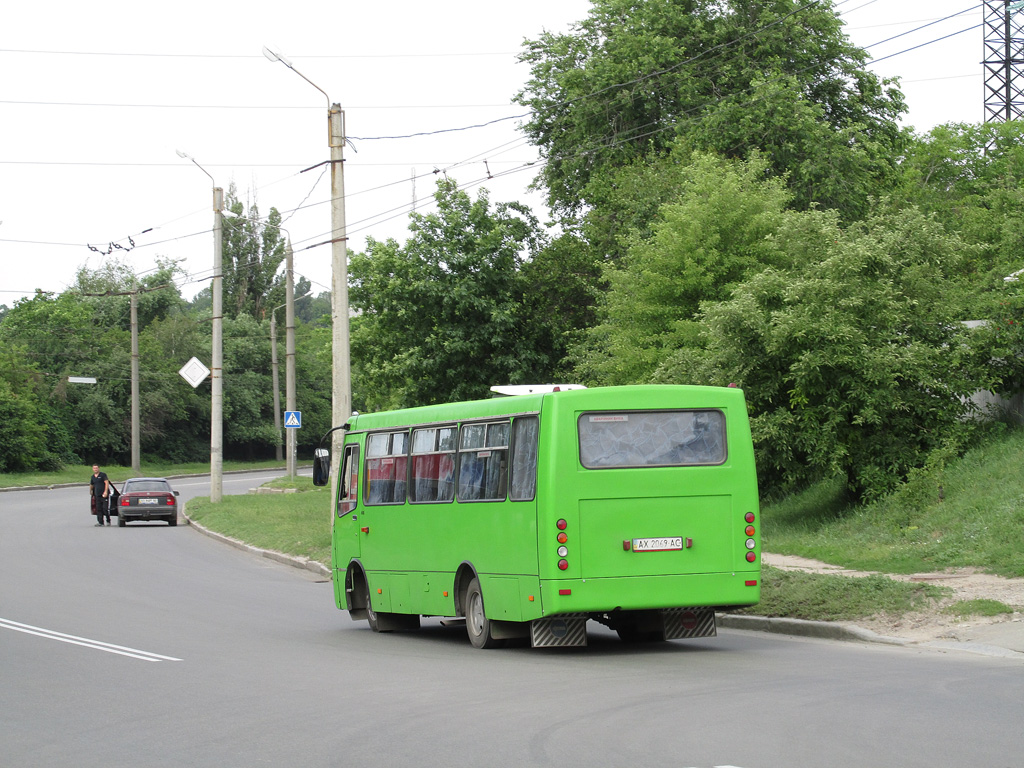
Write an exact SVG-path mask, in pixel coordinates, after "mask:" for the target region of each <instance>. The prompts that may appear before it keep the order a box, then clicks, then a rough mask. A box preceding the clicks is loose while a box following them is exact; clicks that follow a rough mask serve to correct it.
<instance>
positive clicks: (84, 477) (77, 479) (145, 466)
mask: <svg viewBox="0 0 1024 768" xmlns="http://www.w3.org/2000/svg"><path fill="white" fill-rule="evenodd" d="M282 466H284V465H283V464H282V463H281V462H280V461H255V462H253V461H225V462H224V471H225V472H229V471H231V470H237V469H274V468H276V467H282ZM100 469H101V470H103V471H104V472H106V473H107V477H109V478H110V479H111V480H113V481H114V482H115V483H117V482H121V481H123V480H127V479H128V478H129V477H136V476H138V477H170V476H172V475H195V474H208V473H209V472H210V462H208V461H206V462H202V463H196V464H169V463H167V462H163V463H158V462H150V461H144V462H142V465H141V467H140V469H141V471H140V472H139V473H138V475H136V473H135V472H132V468H131V467H117V466H115V467H107V466H103V467H100ZM90 477H92V464H89V465H85V466H80V467H65V468H64V469H62V470H61V471H60V472H8V473H0V488H17V487H21V486H26V485H61V484H63V483H81V484H82V485H86V484H88V482H89V478H90Z"/></svg>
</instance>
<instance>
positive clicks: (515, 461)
mask: <svg viewBox="0 0 1024 768" xmlns="http://www.w3.org/2000/svg"><path fill="white" fill-rule="evenodd" d="M539 433H540V420H539V419H538V418H537V417H536V416H520V417H519V418H517V419H516V420H515V421H513V422H512V483H511V484H512V489H511V493H510V494H509V498H510V499H512V501H532V500H533V497H534V495H535V494H536V492H537V441H538V435H539Z"/></svg>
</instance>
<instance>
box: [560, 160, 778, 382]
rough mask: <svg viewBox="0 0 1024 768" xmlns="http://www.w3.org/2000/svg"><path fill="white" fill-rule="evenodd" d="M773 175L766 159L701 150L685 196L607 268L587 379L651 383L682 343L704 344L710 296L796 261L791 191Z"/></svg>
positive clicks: (682, 174)
mask: <svg viewBox="0 0 1024 768" xmlns="http://www.w3.org/2000/svg"><path fill="white" fill-rule="evenodd" d="M766 174H767V163H766V162H765V161H764V160H762V159H760V158H758V157H754V158H753V159H751V160H750V161H749V162H743V161H726V160H722V159H721V158H718V157H715V156H713V155H705V154H697V155H695V156H694V157H693V159H692V162H690V163H689V164H687V165H685V166H680V167H679V170H678V176H679V182H678V197H677V198H676V199H674V200H673V201H672V202H669V203H665V204H663V205H662V206H661V207H660V209H659V211H658V214H657V216H656V217H655V218H654V220H653V223H652V224H651V225H650V226H649V227H648V228H647V229H644V230H634V232H633V236H632V237H631V238H624V240H623V242H624V243H625V244H626V247H627V251H626V254H625V256H623V257H622V259H621V260H620V261H618V262H613V263H610V264H608V265H607V266H606V269H605V278H606V280H607V283H608V291H607V293H605V294H604V296H603V297H602V298H601V300H600V304H599V309H598V316H599V318H600V322H599V323H597V324H596V325H594V326H593V327H591V329H590V330H589V332H588V334H587V341H586V343H585V344H584V345H582V346H581V347H579V348H577V349H576V350H575V352H574V357H575V359H576V360H577V370H578V372H579V374H580V375H581V378H582V379H583V380H585V381H588V382H590V383H596V384H605V385H608V384H635V383H645V382H649V381H650V379H651V377H652V375H653V374H654V372H655V371H656V370H657V369H658V367H659V366H660V365H661V364H662V363H663V362H664V361H665V360H666V359H667V358H671V357H672V356H673V355H675V354H676V352H677V351H678V349H679V348H681V347H689V346H694V345H697V344H699V343H700V342H699V338H698V334H699V328H698V326H697V324H696V323H695V322H694V317H695V315H696V314H697V311H698V309H699V307H700V304H701V302H702V301H711V300H719V299H724V298H726V297H727V296H728V295H729V291H730V290H731V288H732V287H733V286H734V285H735V284H736V283H738V282H739V281H741V280H743V279H745V278H747V277H749V276H750V275H751V274H753V273H756V272H758V271H760V270H762V269H764V268H765V267H768V266H770V265H774V266H785V265H787V264H788V263H789V261H790V257H789V255H788V254H787V252H786V250H785V249H784V247H783V244H781V243H780V242H779V240H778V238H777V237H776V234H777V232H778V230H779V229H780V228H781V227H782V224H783V221H784V219H785V218H786V213H785V209H786V204H787V203H788V202H789V199H790V193H789V192H788V191H787V190H786V188H785V185H784V184H783V183H782V181H781V180H780V179H778V178H774V179H773V178H766ZM627 189H632V187H627ZM627 194H628V192H627ZM790 218H792V216H791V217H790Z"/></svg>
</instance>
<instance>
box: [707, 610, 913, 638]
mask: <svg viewBox="0 0 1024 768" xmlns="http://www.w3.org/2000/svg"><path fill="white" fill-rule="evenodd" d="M718 625H719V626H721V627H728V628H730V629H746V630H750V631H754V632H771V633H774V634H777V635H796V636H797V637H816V638H820V639H822V640H843V641H846V642H858V643H882V644H884V645H913V641H911V640H907V639H905V638H902V637H886V636H885V635H879V634H877V633H875V632H872V631H871V630H869V629H862V628H861V627H856V626H850V625H846V624H835V623H833V622H830V621H807V620H806V619H785V618H779V617H777V616H748V615H738V614H732V613H720V614H718Z"/></svg>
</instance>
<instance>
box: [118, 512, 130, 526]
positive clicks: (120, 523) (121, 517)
mask: <svg viewBox="0 0 1024 768" xmlns="http://www.w3.org/2000/svg"><path fill="white" fill-rule="evenodd" d="M127 522H128V521H127V520H125V519H124V515H122V514H120V513H119V514H118V515H117V527H118V528H124V526H125V523H127Z"/></svg>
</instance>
